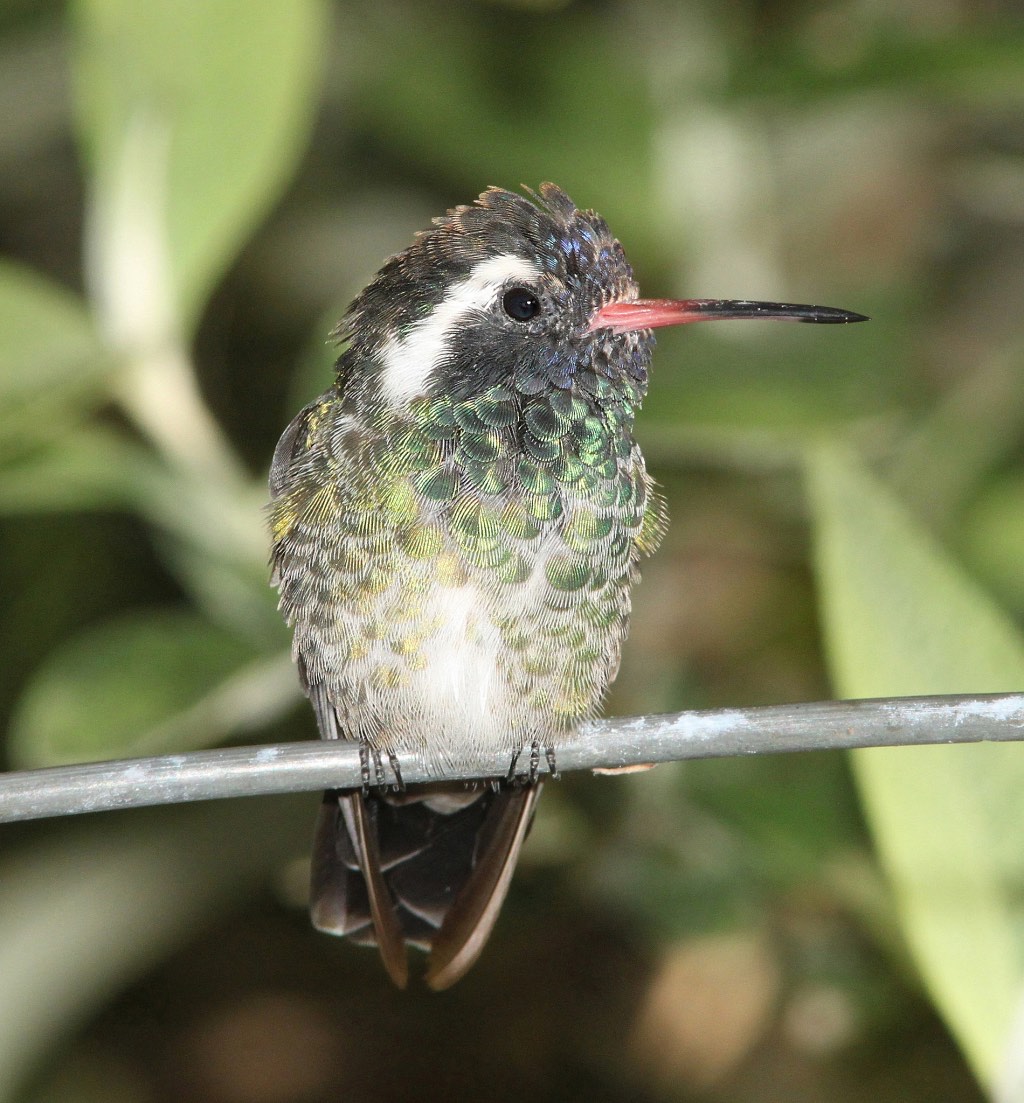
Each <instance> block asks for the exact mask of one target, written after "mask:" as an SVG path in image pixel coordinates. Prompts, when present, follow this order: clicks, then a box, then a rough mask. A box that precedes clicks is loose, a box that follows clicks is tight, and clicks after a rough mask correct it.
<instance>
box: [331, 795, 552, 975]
mask: <svg viewBox="0 0 1024 1103" xmlns="http://www.w3.org/2000/svg"><path fill="white" fill-rule="evenodd" d="M540 788H541V785H540V783H539V782H538V783H537V784H535V785H531V786H526V787H523V788H511V789H500V790H498V791H494V790H492V789H490V788H481V789H476V790H470V789H463V788H453V787H452V786H451V785H439V786H412V787H410V789H409V790H408V791H406V792H404V793H396V794H376V793H373V794H368V795H366V796H364V795H363V794H361V793H338V792H334V791H331V792H328V793H326V794H325V795H324V801H323V804H322V805H321V810H320V817H319V820H318V821H317V827H316V838H315V842H314V846H313V868H312V878H311V887H310V912H311V916H312V920H313V925H314V926H315V927H317V928H319V929H320V930H322V931H327V932H329V933H331V934H338V935H344V936H346V937H348V938H352V939H353V940H355V941H356V942H360V943H364V944H376V945H377V946H378V948H379V949H380V954H381V957H382V959H383V961H384V965H385V968H386V969H387V971H388V973H389V975H390V976H391V978H392V980H394V982H395V983H396V984H397V985H399V987H404V986H405V984H406V982H407V979H408V966H407V962H406V946H407V945H413V946H418V947H419V948H420V949H424V950H428V951H429V952H430V959H429V962H428V966H427V974H426V979H427V983H428V984H429V985H430V986H431V987H432V988H435V989H441V988H447V987H448V986H449V985H451V984H454V983H455V982H456V981H457V980H458V979H459V978H460V977H461V976H462V975H463V974H464V973H465V972H466V970H467V969H469V967H470V966H471V965H472V964H473V962H474V961H476V959H477V957H478V956H479V955H480V952H481V950H482V949H483V947H484V944H485V943H486V941H487V938H488V936H489V935H490V933H491V929H492V928H493V926H494V923H495V920H496V919H497V917H498V913H499V911H500V910H501V905H502V903H503V901H504V899H505V895H506V893H507V892H508V886H509V882H510V881H511V878H512V873H513V871H514V869H515V865H516V861H517V859H518V857H519V851H520V849H521V847H522V844H523V840H524V839H525V838H526V834H527V832H528V830H529V827H530V823H531V821H532V819H533V812H534V808H535V806H536V802H537V797H538V796H539V793H540Z"/></svg>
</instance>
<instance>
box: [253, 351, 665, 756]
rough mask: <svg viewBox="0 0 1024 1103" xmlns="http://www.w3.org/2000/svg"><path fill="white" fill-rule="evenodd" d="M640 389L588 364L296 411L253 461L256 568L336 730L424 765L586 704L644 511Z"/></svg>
mask: <svg viewBox="0 0 1024 1103" xmlns="http://www.w3.org/2000/svg"><path fill="white" fill-rule="evenodd" d="M341 385H342V384H339V387H340V386H341ZM641 399H642V385H641V384H640V383H636V382H632V381H630V380H629V379H622V378H617V379H614V380H611V379H608V378H605V377H604V376H603V375H602V374H601V372H600V371H597V370H593V371H587V372H581V373H579V374H578V375H577V376H576V377H575V378H574V380H573V381H572V384H571V385H570V386H569V387H562V388H553V387H550V386H546V387H541V388H539V389H538V388H537V386H536V382H535V380H533V379H531V378H530V377H523V378H512V379H510V380H508V381H507V382H503V383H498V384H495V385H493V386H490V387H488V388H487V389H485V390H483V391H481V392H480V393H478V394H476V395H473V396H471V397H468V398H465V399H462V400H459V399H456V398H453V397H452V396H450V395H444V394H441V395H434V396H424V397H420V398H417V399H414V400H412V401H411V402H410V403H409V404H408V406H407V408H406V409H405V410H404V411H403V412H402V413H400V414H396V412H395V411H394V410H393V409H391V408H389V407H388V406H387V405H386V404H383V403H381V404H377V405H376V406H375V407H374V406H370V407H369V408H367V409H365V410H364V411H363V412H362V416H361V417H356V416H354V415H353V414H351V413H347V412H345V407H344V404H343V402H342V401H340V392H339V390H338V389H337V388H336V389H334V390H331V391H329V392H327V394H326V395H324V396H322V398H321V399H319V400H318V401H316V402H314V403H312V404H311V405H310V406H308V407H307V408H306V409H305V410H303V411H302V412H301V413H300V414H299V415H298V416H297V417H296V419H295V420H294V421H293V422H292V425H291V426H290V428H289V430H288V431H287V432H286V433H285V435H284V437H283V438H282V441H281V444H280V445H279V447H278V451H277V454H276V456H275V460H274V468H273V471H272V474H271V486H272V490H273V494H274V501H273V503H272V530H273V563H274V576H275V577H274V581H275V584H276V585H277V586H278V587H279V590H280V596H281V607H282V609H283V611H284V613H285V616H286V617H287V619H288V621H289V622H290V623H291V624H293V625H294V629H295V642H294V649H295V653H296V656H297V658H298V661H299V663H300V668H301V669H302V670H303V676H304V679H305V682H306V685H307V689H309V691H310V693H311V696H313V697H314V702H315V701H316V695H317V694H323V695H324V696H325V697H326V699H327V701H329V703H330V705H331V706H333V712H334V715H335V717H336V721H337V734H338V735H340V736H341V737H342V738H347V739H354V740H360V741H362V742H365V743H366V744H367V745H369V746H370V747H373V748H376V749H379V750H382V751H395V752H398V751H413V752H420V753H421V754H422V755H423V758H424V760H425V761H426V762H428V763H432V764H435V765H436V766H437V767H439V768H443V767H445V766H446V765H450V764H452V763H457V762H458V761H459V760H460V759H462V758H464V757H467V758H468V757H470V756H472V754H473V753H474V752H475V751H479V750H498V749H501V750H506V751H509V752H510V753H511V752H515V751H518V750H520V749H522V747H523V746H524V745H527V744H529V743H531V742H533V741H534V740H538V741H540V742H541V743H546V744H550V743H552V742H555V741H557V740H556V737H557V734H558V733H559V732H561V731H564V730H566V729H568V728H570V727H572V726H573V725H574V724H576V723H577V722H578V721H579V720H580V719H581V718H584V717H589V716H591V715H593V714H594V713H595V711H596V710H597V708H598V706H599V704H600V701H601V698H602V695H603V693H604V691H605V689H606V688H607V686H608V684H609V682H610V681H611V679H612V678H613V677H614V675H615V672H616V669H617V667H618V663H619V655H620V649H621V645H622V642H623V639H624V637H625V633H626V627H627V619H628V614H629V609H630V598H629V590H630V587H631V585H632V584H633V582H634V581H635V574H636V563H637V560H638V558H639V557H640V556H641V555H642V554H645V553H649V552H650V551H651V550H653V548H654V547H655V546H656V544H657V541H658V539H659V538H660V535H661V531H662V529H663V525H664V518H663V511H662V505H661V500H660V498H659V497H658V495H657V494H656V493H655V492H654V491H653V489H652V484H651V480H650V479H649V477H648V476H647V473H646V470H645V468H644V463H643V458H642V456H641V455H640V452H639V449H638V448H637V447H636V446H635V444H634V443H633V437H632V431H631V430H632V422H633V416H634V413H635V409H636V407H637V406H638V405H639V402H640V401H641ZM321 723H322V724H323V717H321ZM322 734H325V735H330V734H334V733H331V732H323V733H322Z"/></svg>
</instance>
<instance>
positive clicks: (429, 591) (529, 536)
mask: <svg viewBox="0 0 1024 1103" xmlns="http://www.w3.org/2000/svg"><path fill="white" fill-rule="evenodd" d="M729 318H753V319H756V318H781V319H792V320H796V321H802V322H857V321H862V320H864V317H863V315H860V314H854V313H852V312H850V311H845V310H837V309H834V308H831V307H820V306H803V305H795V304H786V303H763V302H751V301H746V300H710V299H686V300H669V299H641V298H640V297H639V291H638V288H637V284H636V281H635V280H634V276H633V270H632V268H631V267H630V265H629V262H628V261H627V259H626V256H625V253H624V252H623V249H622V246H621V245H620V244H619V242H618V240H617V239H616V238H615V237H614V236H613V235H612V233H611V231H610V230H609V228H608V226H607V224H606V222H605V221H604V219H603V218H601V216H600V215H598V214H597V213H596V212H594V211H592V210H582V209H578V208H577V207H576V205H575V203H574V202H573V201H572V199H570V198H569V196H568V195H567V194H566V193H565V192H564V191H562V190H561V189H560V188H558V187H556V186H555V185H554V184H543V185H542V186H541V187H540V189H539V191H536V192H534V191H532V190H530V189H526V188H524V189H523V194H518V193H515V192H510V191H506V190H503V189H501V188H490V189H488V190H486V191H485V192H483V194H482V195H480V197H479V198H478V199H477V200H476V201H475V202H474V203H473V204H471V205H466V206H458V207H455V208H453V209H452V210H450V211H448V213H447V214H445V215H443V216H442V217H440V218H437V219H435V220H434V221H433V223H432V225H431V227H430V228H429V229H427V230H425V231H423V232H421V233H420V234H419V235H418V236H417V237H416V239H415V241H414V242H413V244H412V245H410V246H409V247H408V248H407V249H405V250H404V251H403V252H401V253H398V254H397V255H395V256H393V257H392V258H390V259H389V260H388V261H386V263H385V264H384V266H383V267H382V268H381V269H380V271H379V272H378V273H377V275H376V276H375V277H374V278H373V280H372V281H371V282H370V283H369V284H368V285H367V287H366V288H365V289H364V290H363V291H362V292H361V293H360V294H359V295H358V296H357V297H356V299H355V300H354V302H353V303H352V304H351V306H350V307H349V309H348V312H347V314H346V315H345V318H344V319H343V321H342V322H341V323H340V324H339V326H338V327H337V329H336V330H335V331H334V334H333V336H335V337H336V338H337V339H339V341H341V342H343V343H344V351H343V352H342V354H341V356H340V358H339V360H338V362H337V377H336V380H335V382H334V384H333V385H332V386H331V387H330V389H329V390H327V391H326V392H325V393H324V394H323V395H321V396H320V397H319V398H318V399H316V400H315V401H314V402H311V403H310V404H309V405H308V406H306V407H305V409H303V410H302V411H300V413H299V414H298V415H297V416H296V417H295V418H294V420H292V422H291V423H290V425H289V426H288V428H287V429H286V430H285V432H284V434H283V435H282V437H281V439H280V442H279V443H278V445H277V448H276V450H275V453H274V458H273V461H272V465H271V469H270V480H269V481H270V494H271V504H270V528H271V539H272V553H271V565H272V584H273V585H274V586H275V587H276V588H277V589H278V591H279V598H280V601H279V604H280V608H281V611H282V613H283V615H284V617H285V619H286V620H287V622H288V623H289V625H291V626H292V628H293V630H294V644H293V655H294V659H295V662H296V664H297V667H298V673H299V677H300V679H301V683H302V687H303V689H304V691H305V693H306V695H307V696H308V697H309V700H310V702H311V704H312V707H313V710H314V713H315V715H316V721H317V725H318V728H319V733H320V736H321V737H322V738H324V739H344V740H348V741H351V742H354V743H357V744H358V745H359V747H360V753H361V758H362V762H363V778H364V784H363V787H362V789H361V790H355V791H329V792H327V793H326V794H325V796H324V799H323V803H322V805H321V809H320V814H319V819H318V821H317V826H316V831H315V838H314V849H313V858H312V867H311V869H312V872H311V885H310V912H311V918H312V921H313V924H314V926H315V927H317V928H318V929H320V930H322V931H326V932H329V933H333V934H338V935H344V936H348V937H350V938H353V939H355V940H356V941H358V942H362V943H366V944H375V945H376V946H377V947H378V949H379V952H380V955H381V958H382V960H383V963H384V966H385V968H386V970H387V972H388V974H389V975H390V977H391V979H392V980H393V981H394V982H395V983H396V984H397V985H399V986H400V987H404V986H405V985H406V983H407V980H408V963H407V949H406V947H407V946H410V945H411V946H416V947H419V948H420V949H422V950H425V951H427V953H428V954H429V957H428V960H427V967H426V972H425V980H426V982H427V984H428V985H429V986H430V987H432V988H434V989H443V988H447V987H448V986H449V985H451V984H453V983H455V981H457V980H458V979H459V978H460V977H462V976H463V975H464V974H465V972H466V971H467V970H468V969H469V968H470V966H471V965H472V964H473V963H474V961H476V959H477V958H478V956H479V955H480V953H481V951H482V949H483V947H484V944H485V942H486V941H487V939H488V937H489V935H490V933H491V930H492V928H493V927H494V924H495V921H496V919H497V917H498V913H499V911H500V908H501V905H502V903H503V901H504V899H505V896H506V893H507V891H508V887H509V882H510V880H511V877H512V873H513V870H514V868H515V865H516V861H517V859H518V856H519V852H520V849H521V847H522V845H523V841H524V839H525V838H526V835H527V832H528V830H529V827H530V824H531V821H532V819H533V815H534V810H535V808H536V804H537V798H538V796H539V794H540V791H541V788H542V781H543V777H542V776H541V775H542V771H541V769H540V759H541V754H542V753H543V755H544V757H545V759H546V762H545V766H546V768H547V771H549V772H550V773H554V769H555V765H556V759H555V754H556V751H557V747H558V743H559V740H560V739H563V738H564V737H565V735H566V734H567V733H568V732H571V731H572V730H573V729H574V728H575V727H576V726H577V725H579V724H580V723H581V722H583V721H585V720H588V719H590V718H592V717H594V716H595V715H596V714H597V712H598V710H599V708H600V705H601V702H602V699H603V697H604V695H605V692H606V690H607V689H608V686H609V685H610V684H611V682H612V681H613V679H614V678H615V675H616V673H617V671H618V667H619V658H620V654H621V650H622V646H623V642H624V640H625V637H626V632H627V626H628V621H629V615H630V591H631V589H632V587H633V585H634V584H635V583H636V581H637V579H638V577H639V571H638V567H639V563H640V561H641V559H643V558H644V557H645V556H649V555H650V554H651V553H652V552H653V551H654V550H655V548H656V547H657V546H658V543H659V541H660V539H661V537H662V534H663V533H664V531H665V528H666V524H667V517H666V511H665V505H664V501H663V499H662V497H661V495H660V494H659V493H658V490H657V488H656V486H655V484H654V482H653V480H652V479H651V477H650V476H649V475H648V473H647V469H646V467H645V465H644V458H643V455H642V453H641V451H640V447H639V445H638V444H637V442H636V440H635V439H634V419H635V417H636V414H637V411H638V410H639V409H640V406H641V403H642V402H643V399H644V396H645V394H646V392H647V378H648V369H649V366H650V362H651V352H652V348H653V345H654V335H653V333H652V330H654V329H656V328H658V327H662V326H674V325H679V324H682V323H686V322H696V321H707V320H713V319H729ZM484 752H488V753H491V754H504V755H507V756H508V761H509V773H508V777H507V778H504V779H494V780H491V781H481V782H480V783H477V784H472V783H470V784H466V783H462V782H452V781H445V780H444V778H445V775H446V772H450V771H451V770H452V769H453V768H455V767H465V766H466V765H467V764H469V763H472V762H473V761H476V760H477V759H478V757H479V756H480V754H482V753H484ZM524 752H528V753H529V768H528V770H524V771H523V772H522V773H521V774H520V775H518V776H517V775H516V770H517V763H518V761H519V759H520V756H521V755H522V754H523V753H524ZM403 754H410V755H413V756H416V757H417V760H418V761H420V762H422V763H423V764H424V766H425V768H426V771H427V773H428V776H431V775H433V776H435V777H436V780H435V781H431V782H427V783H423V784H416V785H409V786H408V787H406V786H404V785H402V784H401V777H400V772H399V769H398V762H399V759H398V756H400V755H403ZM385 756H386V758H387V760H388V762H389V764H390V765H391V767H392V770H393V772H394V773H395V774H396V779H395V780H396V784H394V785H392V786H389V785H387V784H383V783H382V778H383V777H385V776H386V770H385V769H382V760H383V758H384V757H385ZM371 761H372V762H373V764H374V768H375V771H374V772H375V776H374V778H373V781H374V784H373V785H371V784H370V781H371V778H370V763H371Z"/></svg>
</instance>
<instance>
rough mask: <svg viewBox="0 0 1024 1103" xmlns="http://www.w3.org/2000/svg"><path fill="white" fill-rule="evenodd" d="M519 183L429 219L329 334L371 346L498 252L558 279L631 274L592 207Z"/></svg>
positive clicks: (613, 280) (616, 281) (613, 283)
mask: <svg viewBox="0 0 1024 1103" xmlns="http://www.w3.org/2000/svg"><path fill="white" fill-rule="evenodd" d="M523 191H524V194H522V195H520V194H518V193H516V192H511V191H506V190H505V189H504V188H494V187H492V188H488V189H487V191H485V192H483V194H482V195H480V197H479V198H478V199H477V200H476V201H475V202H474V203H472V204H468V205H465V206H459V207H455V208H453V209H452V210H450V211H449V212H448V213H447V214H445V215H442V216H441V217H439V218H436V219H434V222H433V225H432V226H431V227H430V229H427V230H423V231H421V232H420V233H419V234H418V235H417V237H416V240H415V241H414V242H413V244H412V245H410V246H409V247H408V248H407V249H405V250H403V251H402V252H401V253H397V254H396V255H395V256H393V257H391V258H390V260H388V261H387V262H386V263H385V264H384V266H383V267H382V268H381V270H380V271H379V272H378V273H377V275H376V276H375V277H374V279H373V280H372V281H371V282H370V283H369V284H368V285H367V287H366V288H365V289H364V290H363V291H362V293H361V294H360V295H359V296H358V297H357V298H356V300H355V301H354V302H353V303H352V305H351V307H350V308H349V311H348V314H347V315H346V317H345V319H344V320H343V321H342V323H341V324H340V325H339V326H338V328H337V330H336V331H335V336H337V337H339V338H356V337H358V339H359V340H360V342H361V343H362V342H365V343H366V345H367V346H373V345H375V344H377V343H378V341H379V340H380V339H381V338H383V337H384V336H385V334H387V333H394V332H396V331H400V330H401V329H402V328H403V327H405V326H407V325H411V324H413V323H415V322H416V321H418V320H420V319H421V318H423V317H424V316H425V314H426V313H428V312H429V311H430V310H431V309H432V308H433V307H434V306H436V305H437V304H438V303H439V302H440V301H441V300H442V299H443V298H444V295H445V293H446V290H447V289H448V288H450V287H451V286H453V285H454V284H455V283H457V282H458V281H459V280H462V279H465V278H466V277H467V276H468V275H469V273H470V271H471V270H472V269H473V268H474V266H476V265H477V264H479V263H480V262H481V261H482V260H485V259H486V258H487V257H491V256H500V255H502V254H506V253H512V254H516V255H518V256H522V257H525V258H527V259H528V260H530V261H531V262H533V263H535V264H536V265H537V267H538V268H539V269H540V270H541V271H542V272H545V273H547V274H549V275H550V276H552V277H554V278H555V279H558V280H561V281H563V282H571V281H573V280H574V279H576V278H589V279H595V280H597V281H599V282H600V283H601V284H602V285H603V286H605V287H607V288H608V290H609V292H614V291H617V290H619V289H620V288H621V287H622V285H623V284H624V283H625V282H628V281H631V280H632V270H631V269H630V267H629V264H628V262H627V261H626V258H625V255H624V253H623V251H622V247H621V246H620V245H619V243H618V241H617V240H616V239H615V238H614V237H613V236H612V233H611V231H610V230H609V229H608V225H607V223H606V222H605V221H604V219H603V218H602V217H601V216H600V215H599V214H597V213H596V212H594V211H588V210H584V211H581V210H579V209H578V208H577V207H576V204H575V203H573V201H572V199H570V197H569V196H568V195H567V194H566V193H565V192H564V191H562V189H561V188H559V187H557V186H556V185H554V184H542V185H541V187H540V190H539V191H538V192H534V191H532V190H530V189H529V188H524V189H523Z"/></svg>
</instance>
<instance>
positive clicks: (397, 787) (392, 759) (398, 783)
mask: <svg viewBox="0 0 1024 1103" xmlns="http://www.w3.org/2000/svg"><path fill="white" fill-rule="evenodd" d="M388 765H389V766H390V767H391V772H392V773H393V774H394V775H395V784H394V791H395V792H396V793H404V792H405V782H404V781H403V780H402V764H401V763H400V762H399V761H398V755H396V754H395V753H394V751H388Z"/></svg>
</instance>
